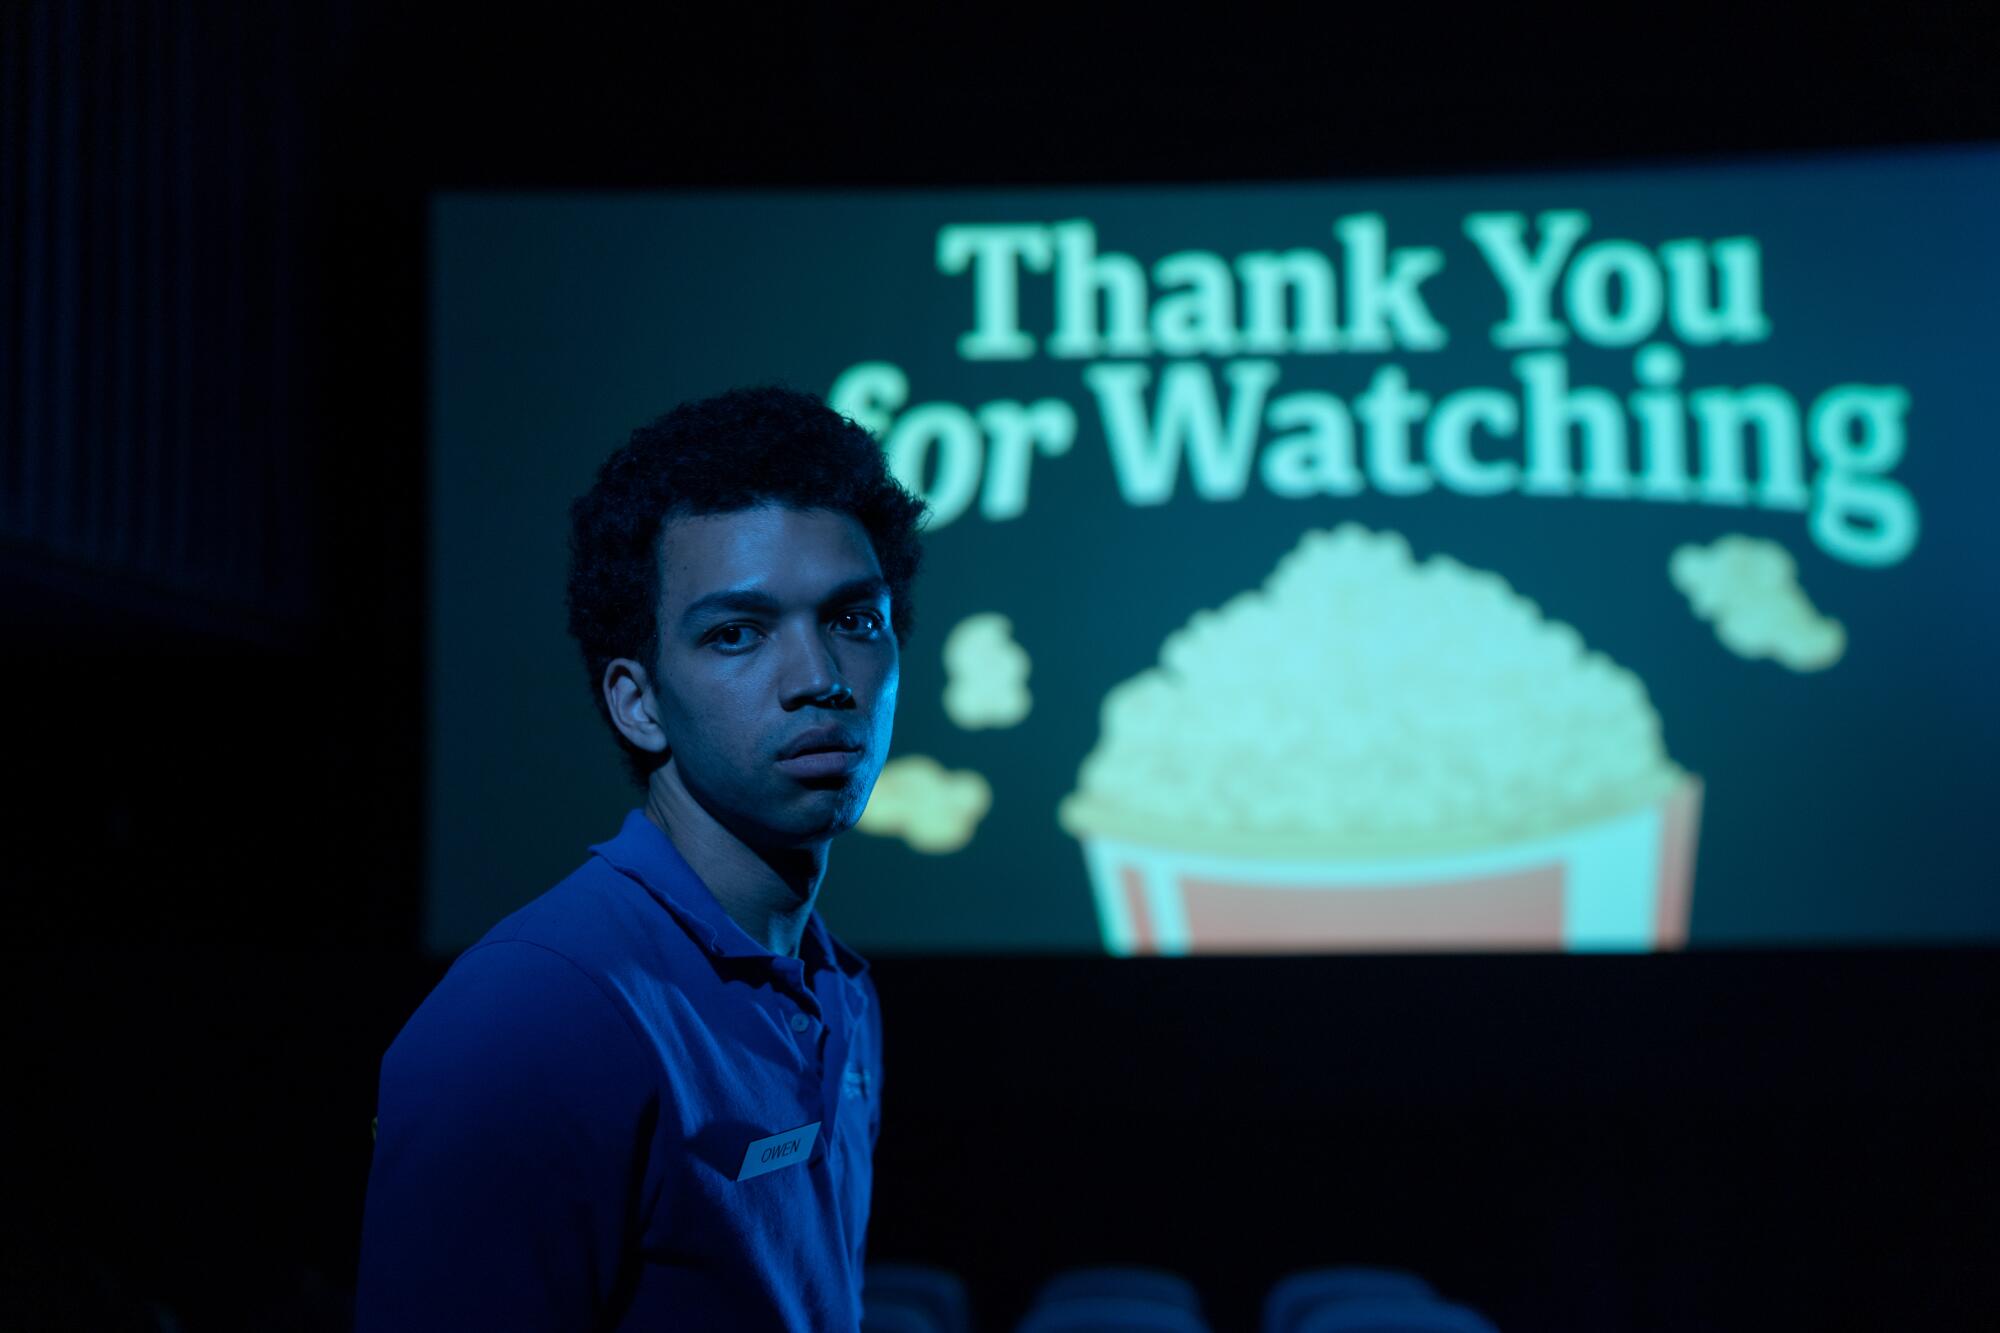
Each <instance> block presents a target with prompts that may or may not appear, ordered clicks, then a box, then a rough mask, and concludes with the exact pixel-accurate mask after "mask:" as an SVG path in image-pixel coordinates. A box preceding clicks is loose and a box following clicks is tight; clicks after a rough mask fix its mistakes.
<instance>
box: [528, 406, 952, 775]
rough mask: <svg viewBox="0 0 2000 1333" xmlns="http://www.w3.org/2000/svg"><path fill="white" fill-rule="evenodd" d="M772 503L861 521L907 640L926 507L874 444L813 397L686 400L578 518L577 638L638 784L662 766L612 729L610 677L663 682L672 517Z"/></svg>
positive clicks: (641, 437) (628, 449) (573, 618)
mask: <svg viewBox="0 0 2000 1333" xmlns="http://www.w3.org/2000/svg"><path fill="white" fill-rule="evenodd" d="M768 504H780V505H785V506H788V507H790V508H794V509H826V510H833V511H835V512H839V513H844V514H847V515H849V516H851V517H852V518H854V519H855V520H856V521H857V522H859V523H860V524H861V526H862V528H864V529H865V530H866V531H867V533H868V539H869V541H870V542H871V543H872V544H873V546H874V548H875V558H876V560H877V561H879V562H880V563H881V566H882V577H883V579H884V580H885V581H886V582H887V583H888V585H889V624H890V629H891V630H893V631H894V633H895V635H896V643H897V645H898V646H899V647H900V646H902V645H904V644H907V643H908V642H909V638H910V631H911V629H912V628H913V627H914V625H915V623H916V621H915V616H914V614H913V610H912V607H911V604H910V586H911V584H912V583H913V582H914V581H915V579H916V574H917V566H918V564H919V563H920V562H921V560H922V558H923V547H922V544H921V542H920V540H919V537H918V527H919V525H920V524H921V523H922V521H923V518H924V515H925V512H926V509H925V505H924V502H923V501H922V500H919V499H918V498H916V497H915V496H914V495H912V494H910V492H909V491H907V490H905V489H904V488H903V487H902V486H900V485H899V484H897V482H896V480H895V478H894V477H892V476H890V475H889V469H888V465H887V464H886V463H885V462H884V460H883V457H882V449H881V446H880V445H878V444H877V443H876V441H875V438H874V437H873V436H871V435H870V434H869V433H868V432H867V431H866V430H864V429H862V428H861V427H860V426H857V425H856V424H854V422H852V421H850V420H848V419H847V418H846V417H843V416H841V415H840V414H839V413H838V412H835V411H834V410H833V409H832V408H830V407H828V406H827V405H826V403H825V402H824V401H822V400H821V399H819V398H817V397H815V396H814V395H812V394H809V393H801V392H799V391H797V390H794V389H789V388H785V387H783V386H778V385H764V386H756V387H750V388H741V389H731V390H730V391H728V392H727V393H721V394H717V395H716V396H715V397H713V398H703V399H701V400H699V401H697V402H690V403H683V404H681V405H680V406H679V407H676V408H675V409H674V410H673V411H671V412H669V413H667V414H666V415H665V416H663V417H660V418H659V419H658V420H656V421H654V422H652V423H651V424H650V425H645V426H641V427H639V429H637V430H635V431H633V432H632V437H631V438H630V439H629V440H627V441H626V442H625V444H624V445H623V446H622V447H621V448H620V449H619V450H618V451H617V452H616V453H614V454H612V455H611V457H610V458H608V459H606V460H605V461H604V466H602V467H601V468H599V469H598V471H597V481H596V484H594V485H593V486H592V487H591V488H590V490H589V492H588V493H586V494H585V495H583V496H581V497H579V498H578V499H577V500H576V502H575V503H574V504H572V505H571V506H570V511H569V513H570V540H569V551H570V565H569V591H568V599H567V600H568V605H569V632H570V634H571V635H572V636H574V637H575V639H576V641H577V646H578V647H580V648H581V649H582V650H583V664H584V667H585V669H586V670H587V671H588V672H589V675H590V697H591V699H592V700H593V701H594V702H595V703H596V705H597V712H598V715H599V716H600V717H602V718H603V719H604V723H605V725H606V726H610V727H611V733H612V735H613V737H615V738H616V739H617V741H618V744H619V747H620V748H621V749H623V750H624V752H625V761H626V770H627V772H628V773H629V775H630V776H631V778H632V780H633V781H634V782H635V783H637V784H638V785H639V786H640V787H641V788H643V787H645V785H646V783H647V780H648V779H649V778H650V777H651V775H652V772H653V770H654V769H655V768H657V767H658V766H659V765H660V764H661V763H663V762H664V761H665V756H664V755H658V754H652V753H649V752H647V751H645V750H641V749H639V748H638V747H637V746H635V745H633V744H632V743H631V742H630V741H628V740H626V739H625V737H624V735H623V734H622V733H621V732H619V730H618V728H617V727H615V726H612V723H611V709H610V706H609V705H608V704H606V703H605V700H604V689H603V680H604V669H605V667H606V666H607V665H608V664H609V663H610V662H611V661H612V659H614V658H619V657H628V658H631V659H633V660H634V661H637V662H641V663H643V664H645V667H646V669H647V671H648V672H649V673H653V674H656V675H657V671H658V665H657V664H658V651H659V622H658V610H659V605H660V594H661V588H660V556H661V552H660V534H661V531H662V529H663V528H664V527H665V526H666V522H667V520H668V519H670V518H682V517H692V516H696V515H702V514H726V513H733V512H735V511H737V510H740V509H754V508H758V507H760V506H763V505H768Z"/></svg>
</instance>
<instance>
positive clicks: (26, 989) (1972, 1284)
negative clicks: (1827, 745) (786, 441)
mask: <svg viewBox="0 0 2000 1333" xmlns="http://www.w3.org/2000/svg"><path fill="white" fill-rule="evenodd" d="M1985 17H1986V16H1985V15H1984V14H1983V13H1981V12H1980V10H1979V8H1978V7H1976V6H1972V5H1946V6H1931V7H1925V8H1923V9H1921V10H1919V11H1915V12H1910V13H1899V14H1896V15H1894V16H1893V17H1890V16H1889V15H1888V13H1887V11H1883V12H1882V13H1880V14H1867V13H1860V14H1851V13H1837V12H1834V11H1828V10H1821V11H1815V12H1814V13H1813V14H1811V15H1810V16H1794V15H1787V14H1784V13H1782V12H1779V11H1760V10H1754V9H1747V8H1744V7H1741V6H1738V7H1735V8H1734V9H1731V10H1723V9H1720V8H1718V9H1715V10H1712V11H1698V10H1695V9H1683V10H1675V11H1672V12H1668V13H1659V12H1654V11H1648V12H1646V13H1645V14H1643V15H1641V16H1638V17H1635V18H1634V19H1632V20H1630V21H1627V22H1617V21H1613V20H1609V19H1607V18H1605V17H1604V16H1603V14H1602V12H1598V13H1585V12H1578V13H1574V14H1568V15H1564V14H1557V13H1551V14H1548V15H1546V16H1536V17H1534V18H1532V19H1530V18H1528V17H1525V16H1523V15H1522V14H1521V13H1520V12H1519V11H1517V10H1513V9H1501V10H1494V11H1491V12H1490V13H1486V14H1483V15H1474V16H1471V17H1467V16H1465V15H1464V14H1462V13H1460V12H1459V11H1457V10H1455V9H1448V8H1446V7H1442V6H1439V7H1434V8H1426V7H1421V6H1420V7H1415V8H1413V7H1411V6H1407V5H1398V6H1391V7H1383V8H1380V9H1376V10H1369V11H1344V12H1334V13H1331V14H1326V15H1323V16H1321V18H1320V20H1319V24H1318V25H1317V26H1315V25H1312V24H1308V23H1307V22H1306V21H1305V20H1303V19H1292V18H1288V19H1283V20H1280V19H1277V18H1267V17H1262V16H1252V15H1249V14H1247V13H1246V14H1236V13H1234V12H1232V13H1231V14H1230V15H1229V16H1228V17H1227V18H1226V19H1225V18H1224V17H1223V16H1210V17H1208V18H1206V19H1203V20H1201V21H1199V22H1198V23H1195V24H1188V23H1186V22H1181V21H1176V22H1175V23H1172V24H1169V23H1167V22H1165V21H1164V20H1163V19H1160V18H1144V19H1131V20H1126V19H1123V18H1113V17H1110V16H1106V15H1099V14H1097V13H1095V12H1094V11H1092V12H1085V11H1076V10H1071V11H1068V12H1066V13H1062V14H1049V15H1035V14H1031V13H1029V12H1027V11H1005V12H999V11H991V12H986V13H971V14H955V15H952V16H942V15H929V16H923V17H914V18H905V17H891V16H889V15H888V14H886V13H883V12H878V11H864V10H862V9H860V8H858V7H847V6H822V7H818V8H815V9H814V10H812V11H811V12H810V14H809V15H808V16H806V17H801V18H787V17H783V16H780V15H776V14H763V13H760V14H757V15H754V16H751V17H743V18H731V19H724V18H722V17H720V16H711V17H709V18H707V19H705V20H702V21H695V20H690V19H688V18H686V17H685V16H684V15H683V14H682V13H680V12H679V11H675V12H673V13H671V14H669V13H668V12H667V11H660V12H657V13H656V14H655V15H654V16H653V17H651V18H650V19H647V20H644V21H642V22H640V23H639V24H638V25H637V26H636V27H629V28H624V29H621V30H617V31H613V30H610V29H608V28H606V27H604V26H602V25H600V24H599V23H597V22H596V21H594V20H588V19H586V18H584V17H583V16H581V15H575V16H573V15H572V14H571V12H570V11H567V10H560V9H558V10H548V9H544V10H540V11H535V12H533V13H529V14H517V13H515V12H513V11H501V10H497V9H494V8H492V7H485V8H476V9H475V8H472V7H463V8H459V7H452V8H433V7H421V6H409V5H390V4H387V3H380V2H378V0H344V2H342V3H319V4H307V5H300V6H276V7H273V6H257V5H249V4H244V5H205V4H204V5H195V4H170V3H163V4H160V5H155V6H121V5H115V4H110V3H77V4H62V3H57V2H56V0H43V2H42V3H29V4H26V5H20V6H10V7H7V8H6V9H5V10H4V12H0V62H4V71H5V90H4V97H3V98H0V123H3V124H4V133H5V141H4V142H5V149H6V152H5V157H4V162H0V182H4V199H0V228H4V235H0V256H4V260H5V265H4V269H0V283H4V286H5V292H4V321H0V329H4V338H5V342H4V345H0V367H4V372H5V376H6V379H5V385H6V388H5V393H4V401H0V627H4V631H5V633H4V636H0V671H4V680H5V684H6V687H7V695H6V698H7V703H8V707H9V713H8V718H9V723H10V726H9V731H8V735H7V739H8V742H9V747H8V751H7V753H8V766H7V770H6V771H7V775H8V783H7V787H8V797H9V801H8V807H7V809H8V816H7V823H6V825H5V827H6V830H7V842H6V847H5V849H4V850H5V855H6V858H7V859H6V862H5V866H6V868H5V871H4V880H5V883H6V887H7V889H8V890H9V892H8V894H7V898H6V902H7V905H8V907H9V908H10V910H11V917H10V920H11V923H12V926H13V929H12V930H11V932H10V935H9V948H8V959H7V966H6V968H5V969H4V970H0V971H4V976H5V978H6V985H5V990H4V992H0V1003H4V1004H5V1006H6V1009H7V1012H8V1014H9V1017H10V1022H9V1029H10V1040H9V1047H8V1061H7V1066H6V1069H7V1074H8V1079H7V1081H8V1084H9V1086H10V1088H11V1089H12V1094H11V1101H12V1103H13V1105H12V1108H11V1109H12V1110H13V1111H14V1112H15V1117H14V1119H15V1127H14V1128H13V1129H12V1131H11V1132H10V1136H9V1144H10V1154H11V1155H10V1161H9V1171H10V1174H9V1177H8V1185H7V1188H6V1189H5V1191H4V1193H5V1197H6V1199H7V1203H6V1205H5V1230H4V1233H0V1254H4V1257H0V1326H6V1327H94V1328H107V1327H116V1326H118V1323H117V1320H119V1319H121V1318H132V1317H137V1315H136V1314H135V1313H134V1312H136V1311H143V1309H144V1308H145V1307H146V1306H147V1305H148V1304H149V1303H152V1302H159V1303H164V1305H166V1306H168V1307H171V1308H172V1310H173V1311H174V1312H175V1314H176V1315H177V1316H178V1318H179V1321H180V1326H181V1327H182V1328H184V1329H185V1330H187V1331H188V1333H206V1331H207V1330H215V1329H246V1330H247V1329H264V1328H314V1329H317V1328H333V1327H338V1326H339V1319H338V1315H337V1311H338V1308H339V1301H340V1289H341V1288H343V1287H345V1286H346V1285H348V1284H350V1283H351V1281H352V1274H353V1265H354V1261H355V1254H356V1241H357V1238H358V1225H359V1218H360V1210H361V1198H362V1188H363V1184H364V1181H365V1172H366V1169H367V1162H368V1153H369V1125H368V1122H369V1117H370V1115H371V1114H372V1107H373V1101H374V1081H375V1076H376V1065H377V1062H378V1061H379V1059H380V1055H381V1051H382V1050H383V1048H384V1047H385V1046H386V1044H387V1043H388V1041H389V1040H390V1039H391V1038H392V1037H393V1035H394V1033H395V1032H396V1030H397V1029H398V1027H399V1026H400V1024H401V1022H402V1021H403V1019H404V1017H405V1016H406V1015H407V1014H408V1012H409V1011H410V1009H411V1008H412V1007H413V1006H414V1004H415V1003H416V1002H417V1000H418V999H419V998H420V997H421V996H422V995H423V994H424V993H425V991H426V990H427V988H428V987H429V986H430V985H431V984H432V983H433V982H434V981H435V979H436V977H437V975H438V974H439V971H440V970H441V967H442V961H441V960H435V959H428V958H425V957H424V956H423V955H422V954H421V952H420V949H419V944H418V921H419V914H418V897H417V895H418V881H419V873H420V868H421V865H422V859H423V847H422V845H421V841H420V829H421V827H422V822H421V810H420V807H419V804H418V803H419V801H420V799H421V792H422V790H423V785H422V780H421V779H422V774H421V772H420V766H421V764H422V754H423V745H422V737H423V727H424V711H423V698H422V693H421V690H422V680H423V666H424V663H423V661H422V657H421V649H422V644H423V628H424V625H425V607H424V605H423V601H422V570H423V567H424V552H425V536H424V532H423V528H422V515H423V514H424V512H425V506H424V503H423V501H424V496H423V490H422V488H423V480H424V476H425V468H424V448H425V413H426V401H427V399H426V392H427V367H426V365H425V360H424V347H425V336H424V334H425V330H424V319H425V313H424V312H425V271H426V268H425V266H426V255H425V252H424V248H423V247H424V236H425V218H426V208H427V200H428V197H429V195H430V192H432V191H433V190H437V189H443V188H454V189H478V188H487V187H490V188H507V189H523V188H533V187H560V186H578V187H582V186H590V187H625V188H635V189H636V188H646V189H651V188H671V187H675V186H704V187H717V186H758V185H783V186H788V187H799V186H811V185H815V184H842V185H857V186H868V185H897V184H929V185H940V184H941V185H950V184H954V183H961V184H966V183H979V184H1010V183H1017V184H1047V183H1065V182H1067V183H1082V182H1096V181H1136V182H1173V181H1202V180H1255V179H1324V178H1352V177H1359V176H1371V175H1408V174H1423V173H1435V172H1441V171H1452V170H1496V169H1508V168H1512V167H1529V166H1557V165H1563V164H1576V163H1586V162H1611V161H1620V160H1628V159H1644V160H1681V159H1691V158H1692V159H1699V158H1707V157H1726V156H1728V155H1731V154H1737V153H1750V152H1756V153H1777V152H1786V151H1793V150H1813V149H1828V148H1843V147H1874V148H1894V147H1896V146H1898V145H1905V144H1917V143H1969V142H1983V141H1992V140H1996V139H2000V103H1996V102H1995V101H1994V100H1993V99H1992V98H1991V96H1990V90H1989V81H1990V70H1991V69H1992V68H1994V62H1995V57H1996V55H2000V52H1996V51H1995V49H1994V46H1993V43H1992V40H1991V38H1990V36H1989V33H1988V26H1987V24H1986V22H1985ZM835 854H836V855H838V850H837V849H836V852H835ZM1910 873H1912V874H1924V873H1926V870H1925V868H1924V867H1923V866H1922V865H1921V864H1918V865H1914V866H1912V868H1911V871H1910ZM1996 962H2000V960H1997V959H1996V957H1995V955H1994V953H1993V952H1992V951H1990V950H1987V951H1932V952H1909V953H1895V952H1883V953H1849V952H1830V953H1823V954H1815V955H1810V956H1806V955H1785V954H1768V953H1722V954H1711V955H1700V956H1697V955H1688V956H1685V957H1668V958H1617V959H1614V958H1606V959H1567V958H1480V959H1467V958H1421V957H1412V958H1373V957H1370V958H1347V959H1276V960H1252V959H1242V960H1239V959H1192V960H1174V961H1171V962H1160V961H1150V960H1113V959H1033V958H1005V959H999V958H994V959H977V958H972V959H967V958H952V959H927V958H914V957H913V958H898V957H884V958H881V959H879V960H878V961H877V967H878V978H879V982H880V989H881V993H882V997H883V1002H884V1007H885V1016H886V1032H885V1041H886V1059H887V1061H888V1073H887V1077H886V1079H885V1084H884V1106H885V1116H884V1132H883V1137H882V1144H881V1149H880V1157H879V1161H878V1185H877V1196H876V1197H877V1204H876V1214H875V1222H874V1227H873V1230H872V1232H871V1236H872V1240H871V1249H870V1253H871V1256H872V1257H876V1258H882V1259H907V1260H918V1261H925V1262H935V1263H942V1264H945V1265H948V1266H951V1267H954V1268H957V1269H959V1270H960V1271H961V1272H963V1273H964V1274H965V1275H966V1276H967V1278H968V1280H969V1281H970V1282H971V1283H972V1285H973V1290H974V1293H975V1296H976V1298H977V1300H978V1302H979V1306H980V1310H979V1313H980V1314H981V1316H982V1326H983V1327H985V1328H987V1329H989V1330H992V1329H1003V1328H1005V1327H1006V1326H1007V1322H1008V1321H1010V1320H1011V1319H1013V1318H1014V1317H1016V1316H1018V1314H1019V1313H1020V1311H1021V1309H1022V1308H1023V1307H1024V1306H1025V1303H1026V1300H1027V1298H1028V1296H1029V1295H1030V1294H1031V1293H1032V1290H1033V1288H1034V1286H1035V1285H1036V1284H1037V1283H1038V1282H1039V1280H1040V1279H1041V1278H1042V1277H1043V1276H1044V1275H1046V1273H1047V1272H1048V1271H1050V1270H1052V1269H1053V1268H1055V1267H1058V1266H1061V1265H1066V1264H1070V1263H1077V1262H1089V1261H1095V1260H1104V1259H1131V1260H1144V1261H1149V1262H1161V1263H1165V1264H1168V1265H1172V1266H1178V1267H1181V1268H1182V1269H1183V1270H1184V1271H1186V1272H1187V1273H1188V1274H1189V1275H1190V1276H1191V1277H1193V1278H1194V1279H1195V1280H1196V1281H1197V1282H1198V1283H1199V1284H1200V1285H1201V1287H1202V1289H1203V1291H1204V1292H1205V1293H1206V1294H1208V1295H1209V1296H1210V1297H1211V1301H1212V1305H1213V1313H1214V1315H1215V1316H1216V1321H1217V1322H1216V1326H1217V1327H1218V1328H1219V1329H1222V1328H1231V1327H1234V1328H1247V1327H1250V1322H1249V1321H1250V1318H1251V1316H1252V1315H1253V1313H1254V1310H1255V1304H1256V1300H1257V1299H1258V1297H1259V1296H1260V1295H1261V1293H1262V1291H1263V1290H1264V1289H1265V1288H1266V1287H1267V1286H1268V1285H1269V1283H1270V1281H1271V1280H1272V1279H1274V1278H1275V1277H1277V1276H1278V1275H1279V1274H1281V1273H1282V1272H1283V1271H1285V1270H1287V1269H1289V1268H1292V1267H1298V1266H1304V1265H1307V1264H1312V1263H1317V1262H1324V1261H1338V1260H1342V1259H1358V1260H1363V1261H1376V1262H1384V1263H1397V1264H1403V1265H1407V1266H1409V1267H1413V1268H1416V1269H1418V1270H1420V1271H1423V1272H1425V1273H1427V1274H1429V1275H1431V1276H1432V1277H1433V1278H1434V1280H1435V1281H1436V1282H1437V1283H1438V1284H1439V1285H1440V1286H1442V1287H1443V1288H1444V1289H1445V1290H1447V1291H1448V1292H1451V1293H1453V1294H1456V1295H1459V1296H1462V1297H1463V1298H1464V1299H1466V1300H1468V1301H1470V1302H1471V1303H1473V1304H1475V1305H1477V1306H1479V1307H1480V1308H1482V1309H1484V1310H1485V1311H1486V1312H1487V1313H1489V1314H1490V1315H1491V1316H1492V1317H1494V1318H1495V1319H1496V1320H1497V1321H1498V1322H1499V1324H1500V1326H1501V1327H1503V1328H1508V1329H1510V1330H1512V1329H1520V1330H1535V1329H1566V1328H1576V1329H1585V1330H1589V1331H1590V1333H1617V1331H1618V1330H1627V1329H1629V1330H1666V1329H1686V1328H1705V1329H1706V1328H1714V1329H1737V1328H1744V1329H1751V1328H1760V1329H1761V1328H1776V1327H1784V1328H1843V1327H1867V1328H1887V1327H1923V1328H1938V1329H1960V1328H1965V1329H1970V1328H1981V1327H1991V1319H1990V1314H1991V1311H1992V1310H1994V1309H1996V1308H2000V1277H1996V1272H2000V1270H1996V1269H1995V1267H1994V1266H1993V1265H1992V1264H1991V1262H1990V1256H1991V1255H1992V1254H1993V1253H1994V1252H1996V1246H2000V1226H1996V1221H1995V1210H1994V1208H1993V1206H1992V1202H1991V1200H1992V1198H1993V1197H1994V1185H1995V1184H1996V1182H2000V1163H1996V1160H1995V1148H1994V1142H1993V1137H1992V1135H1991V1133H1990V1131H1989V1126H1990V1124H1991V1123H1992V1121H1993V1120H1994V1118H1995V1115H1996V1113H2000V1085H1997V1084H1996V1075H1995V1072H1994V1070H1995V1066H1994V1063H1993V1061H1992V1059H1991V1057H1990V1055H1989V1054H1988V1048H1989V1047H1990V1045H1991V1038H1990V1029H1991V1026H1992V1022H1991V1016H1992V1015H1993V1014H1994V1013H1996V1012H2000V981H1996V978H1997V977H2000V966H1996Z"/></svg>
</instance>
